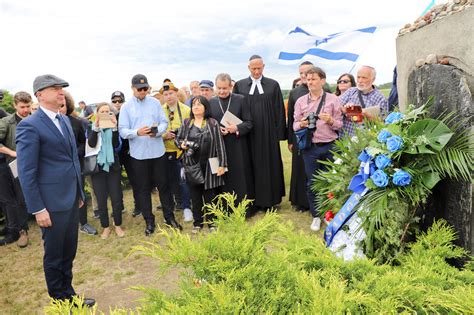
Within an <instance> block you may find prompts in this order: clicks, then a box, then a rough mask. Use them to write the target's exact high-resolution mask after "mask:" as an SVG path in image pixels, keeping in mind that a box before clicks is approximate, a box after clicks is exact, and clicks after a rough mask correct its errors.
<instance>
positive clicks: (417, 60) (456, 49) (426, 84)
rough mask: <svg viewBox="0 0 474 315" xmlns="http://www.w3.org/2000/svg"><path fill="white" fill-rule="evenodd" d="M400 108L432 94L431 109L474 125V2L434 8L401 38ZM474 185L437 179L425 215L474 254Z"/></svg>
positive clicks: (458, 1) (465, 0) (469, 126)
mask: <svg viewBox="0 0 474 315" xmlns="http://www.w3.org/2000/svg"><path fill="white" fill-rule="evenodd" d="M397 70H398V79H397V85H398V94H399V102H400V107H401V108H402V109H403V108H405V107H406V106H407V105H408V104H415V105H417V106H420V105H422V104H424V103H425V102H426V101H427V100H428V99H429V97H430V96H434V97H435V103H434V104H433V106H432V107H431V110H430V113H431V114H432V115H433V116H437V115H439V114H440V113H443V112H453V111H454V112H455V113H456V116H455V120H456V122H458V123H461V124H462V127H463V128H464V129H470V130H471V132H472V130H473V129H472V128H473V122H474V118H473V112H474V101H473V92H474V6H473V5H472V1H471V0H454V1H450V2H448V3H446V4H440V5H437V6H435V7H434V8H433V9H432V10H431V11H430V12H428V13H427V14H425V15H424V16H422V17H420V18H419V19H417V20H416V21H415V23H414V24H413V25H411V24H407V25H406V26H405V27H404V28H403V29H402V30H400V33H399V37H398V38H397ZM473 203H474V199H473V185H472V183H471V182H465V181H455V180H446V181H443V182H441V183H439V184H438V185H437V186H436V187H435V189H434V192H433V197H432V200H430V201H429V203H428V207H427V212H426V215H425V217H424V218H423V222H422V224H423V223H424V224H425V226H426V225H427V224H429V223H430V222H431V221H432V219H433V218H444V219H446V220H447V221H448V222H449V223H450V224H451V225H453V226H454V228H455V229H456V231H457V233H458V237H459V240H458V245H460V246H462V247H464V248H465V249H467V250H469V251H470V253H471V254H474V211H473Z"/></svg>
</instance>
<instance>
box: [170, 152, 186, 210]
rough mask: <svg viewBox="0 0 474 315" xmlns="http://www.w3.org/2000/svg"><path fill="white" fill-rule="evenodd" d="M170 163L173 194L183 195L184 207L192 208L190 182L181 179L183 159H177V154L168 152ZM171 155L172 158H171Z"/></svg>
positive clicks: (176, 195)
mask: <svg viewBox="0 0 474 315" xmlns="http://www.w3.org/2000/svg"><path fill="white" fill-rule="evenodd" d="M167 156H168V163H169V164H168V165H169V167H170V169H171V173H170V178H169V180H170V185H171V187H172V192H173V195H174V196H175V199H177V198H176V197H181V198H178V199H181V202H182V204H183V208H184V209H186V208H187V209H191V193H190V192H189V187H188V184H187V183H186V181H185V180H182V179H181V167H182V166H183V164H182V163H181V160H178V159H176V157H175V155H173V154H168V153H167ZM169 156H171V158H169Z"/></svg>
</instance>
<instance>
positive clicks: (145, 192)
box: [119, 74, 181, 236]
mask: <svg viewBox="0 0 474 315" xmlns="http://www.w3.org/2000/svg"><path fill="white" fill-rule="evenodd" d="M149 89H150V85H149V84H148V79H147V78H146V77H145V76H144V75H143V74H137V75H135V76H134V77H133V78H132V91H133V97H132V98H131V99H130V100H128V101H127V102H126V103H125V104H124V105H123V106H122V108H121V110H120V117H119V132H120V136H121V137H122V138H124V139H128V140H129V144H130V156H131V163H132V167H133V171H134V174H135V176H136V179H137V180H136V186H137V187H136V188H137V197H138V200H137V204H138V208H139V209H140V210H141V211H142V214H143V218H144V219H145V223H146V229H145V235H147V236H149V235H151V234H153V233H154V232H155V216H154V215H153V213H152V211H151V210H152V204H151V192H152V190H153V188H155V187H158V191H159V193H160V201H161V204H162V207H163V215H164V218H165V222H166V224H168V225H170V226H172V227H174V228H177V229H181V225H179V224H178V223H177V222H176V220H175V218H174V213H173V210H174V204H173V197H172V194H171V190H170V187H169V185H168V183H167V181H166V180H167V178H168V176H167V172H168V164H167V162H166V156H165V145H164V142H163V138H162V135H163V134H164V133H165V132H166V129H167V128H168V120H167V118H166V114H165V113H164V111H163V109H162V108H161V104H160V102H159V101H158V100H157V99H155V98H153V97H151V96H148V90H149Z"/></svg>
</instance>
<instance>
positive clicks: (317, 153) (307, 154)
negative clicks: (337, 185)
mask: <svg viewBox="0 0 474 315" xmlns="http://www.w3.org/2000/svg"><path fill="white" fill-rule="evenodd" d="M332 144H333V142H329V143H324V144H323V143H313V144H312V145H311V147H310V148H309V149H306V150H302V151H301V152H302V153H303V161H304V170H305V173H306V178H307V181H306V195H307V196H308V203H309V210H310V211H311V215H312V216H313V218H316V217H318V213H317V211H316V208H317V207H316V194H315V193H314V192H313V191H312V189H311V186H312V184H313V176H314V174H315V173H316V171H318V170H325V169H326V165H324V164H321V163H319V162H318V160H321V161H324V160H332V153H331V152H329V151H330V150H332V147H333V146H332Z"/></svg>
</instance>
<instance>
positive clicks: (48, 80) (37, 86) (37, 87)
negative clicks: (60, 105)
mask: <svg viewBox="0 0 474 315" xmlns="http://www.w3.org/2000/svg"><path fill="white" fill-rule="evenodd" d="M51 86H61V87H67V86H69V83H67V82H66V81H64V80H63V79H61V78H58V77H57V76H55V75H52V74H43V75H40V76H38V77H36V79H35V81H34V82H33V91H34V93H35V94H36V92H38V91H41V90H44V89H46V88H49V87H51Z"/></svg>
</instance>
